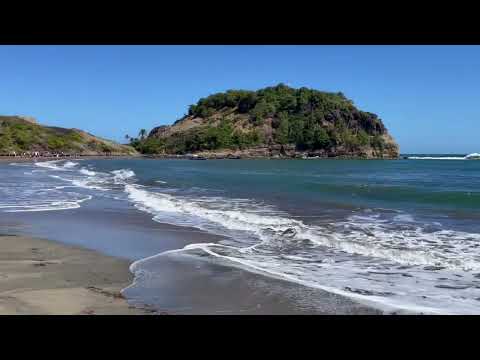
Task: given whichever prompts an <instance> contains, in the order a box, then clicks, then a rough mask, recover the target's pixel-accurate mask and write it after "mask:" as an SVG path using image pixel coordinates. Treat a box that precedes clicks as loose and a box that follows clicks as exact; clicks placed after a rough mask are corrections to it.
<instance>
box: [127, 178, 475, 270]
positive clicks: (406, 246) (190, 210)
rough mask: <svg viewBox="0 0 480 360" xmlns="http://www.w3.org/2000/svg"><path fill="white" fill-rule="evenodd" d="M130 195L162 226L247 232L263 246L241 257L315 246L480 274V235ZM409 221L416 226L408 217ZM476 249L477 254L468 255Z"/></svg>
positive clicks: (130, 188)
mask: <svg viewBox="0 0 480 360" xmlns="http://www.w3.org/2000/svg"><path fill="white" fill-rule="evenodd" d="M125 191H126V192H127V194H128V197H129V199H130V200H131V201H132V202H133V203H134V204H135V206H136V207H137V208H138V209H140V210H143V211H146V212H149V213H150V214H152V215H154V218H153V219H154V220H156V221H159V222H173V223H175V222H176V224H177V225H178V224H180V225H184V226H185V225H187V226H193V227H197V228H200V229H203V230H207V231H210V232H215V233H217V234H219V235H227V236H228V234H229V233H230V231H235V232H237V233H236V234H235V235H242V233H243V235H244V236H243V239H242V240H245V239H247V240H248V239H250V242H253V241H252V240H254V239H257V240H258V241H259V242H258V241H257V242H256V243H254V245H252V246H249V247H244V248H240V249H239V251H240V252H248V251H251V250H253V249H255V248H260V247H269V248H275V249H278V250H281V248H282V247H289V246H292V245H293V246H294V245H295V244H302V243H303V244H304V243H310V244H311V245H314V246H324V247H329V248H333V249H336V250H340V251H343V252H346V253H349V254H358V255H363V256H368V257H373V258H381V259H386V260H389V261H394V262H396V263H399V264H405V265H431V266H439V265H442V266H446V267H449V268H452V269H461V270H473V269H475V270H478V269H480V263H479V262H478V260H477V256H478V255H480V254H479V253H478V252H477V251H475V249H476V247H475V244H476V243H478V242H480V234H470V233H462V232H453V231H446V230H440V231H436V232H433V233H429V232H425V231H424V230H423V229H422V228H420V227H417V228H410V229H408V230H404V231H398V229H395V228H392V227H389V225H388V224H386V223H383V222H382V221H378V220H376V219H375V218H374V217H369V218H367V221H365V219H363V218H355V217H351V218H349V219H348V220H347V221H346V222H339V223H336V224H334V225H331V226H330V227H324V226H309V225H306V224H305V223H303V222H302V221H300V220H295V219H292V218H289V217H286V216H285V215H283V216H282V215H275V216H272V215H270V213H271V211H269V210H266V211H263V213H262V211H258V210H259V207H258V205H256V204H254V203H253V202H251V203H247V206H241V207H240V208H237V209H234V210H227V209H225V206H224V207H223V208H222V206H220V208H215V206H205V204H206V203H205V202H203V201H201V199H182V198H180V197H175V196H173V195H169V194H162V193H153V192H150V191H147V190H144V189H140V188H138V187H137V186H136V185H126V186H125ZM199 200H200V201H199ZM217 201H218V199H217ZM224 202H226V203H229V202H230V203H231V202H234V200H233V201H232V199H224ZM210 204H212V202H210ZM213 204H215V201H214V202H213ZM255 208H256V209H257V211H255ZM260 210H261V209H260ZM405 220H409V221H411V219H410V218H408V217H406V218H405ZM409 221H407V222H409ZM395 237H396V242H397V243H398V244H402V248H396V247H395V244H393V243H392V239H395ZM441 245H448V246H449V248H450V250H449V252H448V253H447V252H442V251H441V250H439V248H441ZM470 245H471V246H472V248H471V249H470V250H471V251H466V250H468V246H470ZM439 246H440V247H439Z"/></svg>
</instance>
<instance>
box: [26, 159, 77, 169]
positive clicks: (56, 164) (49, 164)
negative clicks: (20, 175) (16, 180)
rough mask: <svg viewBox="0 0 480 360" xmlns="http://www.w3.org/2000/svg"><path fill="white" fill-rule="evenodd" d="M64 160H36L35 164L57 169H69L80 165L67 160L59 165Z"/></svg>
mask: <svg viewBox="0 0 480 360" xmlns="http://www.w3.org/2000/svg"><path fill="white" fill-rule="evenodd" d="M63 161H64V160H52V161H42V162H36V163H35V165H36V166H38V167H42V168H47V169H50V170H55V171H67V170H70V169H72V168H74V167H75V166H77V165H78V163H75V162H72V161H67V162H65V163H63V164H62V165H61V166H59V164H60V163H61V162H63Z"/></svg>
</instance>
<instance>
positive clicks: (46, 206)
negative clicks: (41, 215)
mask: <svg viewBox="0 0 480 360" xmlns="http://www.w3.org/2000/svg"><path fill="white" fill-rule="evenodd" d="M91 199H92V196H90V195H88V196H85V197H83V198H80V199H77V200H73V199H72V200H51V201H31V202H30V203H26V204H2V203H0V209H1V210H2V211H4V212H12V213H13V212H37V211H59V210H70V209H78V208H79V207H80V204H81V203H83V202H85V201H87V200H91Z"/></svg>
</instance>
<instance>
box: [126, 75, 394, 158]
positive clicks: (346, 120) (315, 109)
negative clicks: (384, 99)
mask: <svg viewBox="0 0 480 360" xmlns="http://www.w3.org/2000/svg"><path fill="white" fill-rule="evenodd" d="M132 144H133V145H134V146H135V147H136V148H137V149H138V150H139V151H141V152H143V153H172V154H184V153H198V152H205V151H220V150H222V149H231V150H244V149H249V148H255V147H272V146H273V147H274V146H284V147H286V148H293V149H294V151H295V152H297V153H298V152H313V153H317V154H319V155H325V156H327V155H328V156H336V155H344V154H345V155H352V156H364V157H397V156H398V146H397V145H396V143H395V142H394V140H393V139H392V138H391V137H390V135H389V134H388V132H387V129H386V128H385V126H384V125H383V122H382V121H381V119H379V118H378V116H377V115H375V114H372V113H369V112H364V111H361V110H359V109H357V108H356V107H355V105H354V104H353V102H352V101H351V100H349V99H347V98H346V97H345V96H344V95H343V94H342V93H328V92H322V91H317V90H312V89H308V88H300V89H294V88H291V87H288V86H286V85H283V84H279V85H277V86H274V87H267V88H264V89H261V90H258V91H245V90H229V91H227V92H224V93H218V94H214V95H211V96H209V97H207V98H203V99H200V100H199V101H198V103H197V104H194V105H191V106H190V108H189V110H188V115H186V116H185V117H183V118H182V119H180V120H178V121H176V122H175V123H174V124H173V125H172V126H160V127H158V128H155V129H153V130H152V131H151V133H150V135H149V136H148V137H147V138H146V139H143V140H138V139H134V140H133V141H132Z"/></svg>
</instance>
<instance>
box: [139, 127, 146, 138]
mask: <svg viewBox="0 0 480 360" xmlns="http://www.w3.org/2000/svg"><path fill="white" fill-rule="evenodd" d="M146 134H147V130H145V129H142V130H140V132H139V133H138V136H140V139H142V140H143V139H145V135H146Z"/></svg>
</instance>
